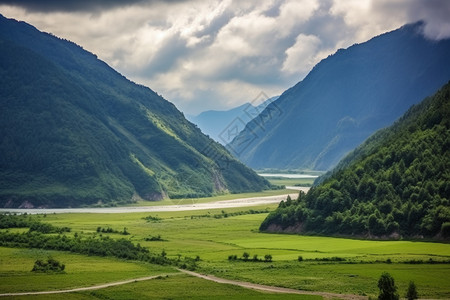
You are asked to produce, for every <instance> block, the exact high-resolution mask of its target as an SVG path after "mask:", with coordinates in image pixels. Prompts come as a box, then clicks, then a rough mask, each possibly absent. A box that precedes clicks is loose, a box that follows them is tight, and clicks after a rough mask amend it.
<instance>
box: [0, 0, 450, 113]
mask: <svg viewBox="0 0 450 300" xmlns="http://www.w3.org/2000/svg"><path fill="white" fill-rule="evenodd" d="M0 13H1V14H3V15H4V16H5V17H8V18H15V19H18V20H23V21H26V22H28V23H31V24H32V25H34V26H36V27H37V28H38V29H39V30H42V31H46V32H51V33H53V34H55V35H57V36H59V37H62V38H66V39H69V40H72V41H74V42H76V43H77V44H79V45H81V46H83V48H84V49H87V50H89V51H91V52H93V53H95V54H97V55H98V57H99V58H101V59H102V60H104V61H106V62H107V63H108V64H109V65H111V66H112V67H113V68H115V69H116V70H118V71H119V72H121V73H122V74H124V75H125V76H127V77H128V78H130V79H132V80H133V81H135V82H138V83H141V84H143V85H146V86H148V87H150V88H152V89H153V90H155V91H156V92H158V93H159V94H162V95H163V96H164V97H165V98H166V99H168V100H169V101H171V102H173V103H175V104H176V105H177V107H178V108H179V109H180V110H182V111H183V112H185V113H188V114H197V113H199V112H201V111H204V110H208V109H227V108H231V107H234V106H237V105H240V104H243V103H245V102H249V101H252V99H254V98H255V97H257V96H258V95H260V93H261V92H264V93H265V94H266V95H268V96H274V95H277V94H280V93H281V92H283V91H284V90H286V89H287V88H289V87H291V86H292V85H294V84H295V83H297V82H298V81H300V80H302V79H303V78H304V76H306V74H307V73H308V72H309V71H310V70H311V68H312V67H313V66H314V65H315V64H316V63H318V62H319V61H320V60H321V59H323V58H325V57H327V56H328V55H329V54H332V53H334V52H335V51H336V50H337V49H339V48H346V47H349V46H350V45H352V44H354V43H360V42H364V41H366V40H368V39H370V38H371V37H373V36H375V35H378V34H381V33H383V32H386V31H390V30H393V29H396V28H398V27H400V26H402V25H404V24H406V23H411V22H415V21H418V20H424V21H425V22H426V26H425V28H424V33H425V35H426V36H427V37H429V38H431V39H441V38H447V37H450V17H449V16H450V1H448V0H372V1H371V0H254V1H232V0H229V1H227V0H225V1H205V0H203V1H183V0H178V1H177V0H172V1H161V0H160V1H155V0H127V1H126V0H64V1H62V0H16V1H14V0H0Z"/></svg>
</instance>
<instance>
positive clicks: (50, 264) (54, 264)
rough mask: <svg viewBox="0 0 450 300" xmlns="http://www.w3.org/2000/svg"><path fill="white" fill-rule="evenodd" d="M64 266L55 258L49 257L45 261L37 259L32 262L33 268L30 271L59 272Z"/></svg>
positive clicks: (62, 270)
mask: <svg viewBox="0 0 450 300" xmlns="http://www.w3.org/2000/svg"><path fill="white" fill-rule="evenodd" d="M65 268H66V266H65V265H64V264H62V263H60V262H59V261H57V260H56V259H54V258H52V257H49V258H48V259H47V261H43V260H41V259H38V260H36V261H35V262H34V266H33V269H32V270H31V272H41V273H54V272H57V273H61V272H64V269H65Z"/></svg>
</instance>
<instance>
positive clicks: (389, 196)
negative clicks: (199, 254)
mask: <svg viewBox="0 0 450 300" xmlns="http://www.w3.org/2000/svg"><path fill="white" fill-rule="evenodd" d="M449 170H450V82H449V83H447V84H446V85H445V86H444V87H443V88H442V89H441V90H439V91H438V92H437V93H436V94H435V95H433V96H432V97H429V98H427V99H425V100H424V101H423V102H421V103H420V104H417V105H414V106H413V107H411V108H410V109H409V110H408V111H407V112H406V113H405V114H404V116H402V117H401V118H400V119H399V120H398V121H397V122H395V123H394V124H393V125H392V126H390V127H388V128H385V129H382V130H379V131H377V132H376V133H375V134H374V135H372V136H371V137H370V138H368V139H367V140H366V141H365V142H364V143H363V144H362V145H361V146H359V147H358V148H356V149H355V150H354V151H353V152H351V153H350V154H349V155H348V156H346V157H345V159H343V160H342V161H341V162H340V163H339V165H338V166H337V167H336V168H335V169H334V170H333V171H332V172H329V173H328V174H326V175H325V176H323V178H322V180H321V183H320V184H319V185H317V186H315V187H313V188H312V189H311V190H310V191H309V192H308V194H306V195H304V194H303V195H301V196H300V197H299V199H297V200H294V201H286V202H282V203H281V204H280V206H279V208H278V209H277V210H276V211H274V212H272V213H270V214H269V216H268V217H267V218H266V219H265V220H264V222H263V223H262V224H261V230H268V231H275V232H282V231H285V232H296V233H314V234H338V235H356V236H365V237H383V236H384V237H391V238H399V237H400V236H408V237H423V236H425V237H435V238H447V239H448V238H450V202H449V201H450V172H449Z"/></svg>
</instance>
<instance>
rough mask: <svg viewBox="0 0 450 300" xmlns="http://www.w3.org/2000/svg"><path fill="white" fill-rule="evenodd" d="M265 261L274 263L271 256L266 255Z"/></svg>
mask: <svg viewBox="0 0 450 300" xmlns="http://www.w3.org/2000/svg"><path fill="white" fill-rule="evenodd" d="M264 261H266V262H271V261H272V255H270V254H266V255H264Z"/></svg>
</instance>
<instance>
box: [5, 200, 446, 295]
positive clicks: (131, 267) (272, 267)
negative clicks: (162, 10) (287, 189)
mask: <svg viewBox="0 0 450 300" xmlns="http://www.w3.org/2000/svg"><path fill="white" fill-rule="evenodd" d="M276 206H277V205H276V204H273V203H272V204H267V205H263V206H261V205H259V206H253V207H251V209H252V210H253V212H255V211H264V210H269V211H272V210H274V209H275V208H276ZM238 213H240V214H238ZM225 214H227V216H226V215H225ZM233 214H234V215H233ZM149 216H151V217H152V218H148V217H149ZM266 216H267V213H252V212H251V211H250V210H248V211H243V209H242V208H229V209H226V210H225V211H223V210H221V209H207V210H196V211H176V212H158V213H151V214H150V213H122V214H96V213H70V214H48V215H37V216H34V217H36V218H38V219H39V221H41V222H44V223H49V224H52V225H54V226H58V227H63V226H68V227H70V228H71V232H69V233H65V235H67V236H68V237H71V236H72V237H73V236H78V238H82V239H88V238H97V239H98V238H100V236H102V235H103V236H109V237H110V238H113V239H120V238H122V237H123V235H121V234H119V233H100V234H99V233H98V232H97V231H96V228H98V227H104V228H106V227H109V228H113V229H118V230H120V229H122V228H126V230H127V231H128V232H129V233H130V235H128V236H126V238H127V239H129V240H130V241H132V242H133V243H134V244H137V243H139V244H140V245H141V246H143V247H147V248H148V249H149V250H150V252H151V253H155V254H159V253H161V252H163V251H164V252H165V253H166V255H167V257H169V258H172V259H174V260H177V259H180V258H181V260H183V259H184V257H191V258H195V257H197V256H198V257H199V260H198V261H197V263H196V267H195V272H197V273H202V274H210V275H214V276H217V277H219V278H227V279H232V280H238V281H245V282H251V283H258V284H264V285H270V286H279V287H286V288H293V289H299V290H302V291H306V292H307V291H320V292H329V293H338V294H354V295H359V296H366V297H368V296H376V294H377V287H376V282H377V280H378V277H379V276H380V274H381V273H382V272H383V271H388V272H390V273H391V274H392V275H393V276H394V278H395V280H396V283H397V285H398V287H399V291H401V292H402V291H404V290H405V289H406V286H407V284H408V282H409V281H410V280H413V281H414V282H415V283H416V285H417V286H418V290H419V292H420V293H421V297H423V298H448V297H450V289H449V286H450V285H449V284H448V278H450V244H446V243H436V242H423V241H403V240H400V241H368V240H358V239H345V238H333V237H320V236H298V235H287V234H270V233H260V232H259V231H258V227H259V224H260V223H261V222H262V220H263V219H264V218H265V217H266ZM10 230H11V231H12V232H17V233H19V232H24V229H20V228H17V229H10ZM2 231H3V230H2ZM154 236H160V238H161V240H155V241H151V240H149V239H148V237H154ZM244 252H246V253H249V255H250V257H249V260H248V261H243V260H240V259H239V258H240V257H242V255H243V253H244ZM233 255H236V256H237V257H238V259H237V260H229V257H230V256H233ZM254 255H257V257H258V258H260V259H262V261H253V258H254ZM265 255H271V261H270V262H267V261H264V256H265ZM48 256H52V257H54V258H55V259H57V260H59V261H61V262H63V263H65V264H66V270H65V273H64V274H34V273H32V272H30V270H31V267H32V264H33V261H34V260H36V259H38V258H41V259H42V258H44V259H45V258H46V257H48ZM299 257H301V258H302V261H299ZM0 259H1V261H2V263H1V264H0V279H1V280H0V293H12V292H24V291H28V292H30V291H47V290H57V289H72V288H77V287H84V286H91V285H98V284H104V283H108V282H115V281H122V280H130V279H133V278H140V277H145V276H152V275H162V278H160V279H152V280H149V281H145V282H144V281H143V282H139V283H130V284H125V285H121V286H116V287H111V288H106V289H101V290H95V291H84V292H76V293H70V294H67V295H65V296H64V297H66V296H67V297H69V299H95V298H97V297H99V295H103V296H106V295H112V294H115V293H119V294H120V295H122V296H123V297H124V299H133V297H134V299H136V297H137V298H139V297H143V295H145V297H146V298H149V299H164V297H168V296H169V295H172V296H173V295H176V294H178V295H183V291H189V292H192V294H190V295H191V297H192V298H193V299H196V298H198V299H201V298H202V297H204V296H201V294H202V293H207V292H208V291H209V293H212V291H214V295H218V296H220V295H225V294H226V293H230V297H231V298H232V295H235V297H236V298H238V297H239V295H241V296H243V295H247V294H248V295H249V296H252V295H253V297H261V298H262V299H271V297H272V296H273V295H272V294H266V293H262V294H261V292H257V291H251V290H245V289H243V288H238V287H231V286H229V285H223V284H219V283H212V282H208V281H205V280H204V279H199V278H192V277H190V276H188V275H176V276H174V274H173V273H178V271H177V270H176V269H175V268H174V267H171V266H168V265H166V266H160V265H154V264H149V263H145V262H138V261H135V262H134V261H127V260H123V259H117V258H113V257H97V256H85V255H79V254H71V253H68V252H61V251H54V250H44V249H21V248H9V247H8V248H5V247H0ZM165 274H169V276H168V277H165ZM23 282H27V284H26V285H23V284H21V283H23ZM155 284H156V285H157V287H156V286H155ZM192 285H195V286H196V287H195V291H193V289H194V288H193V287H192ZM153 289H156V290H158V291H163V292H158V293H155V292H154V290H153ZM230 289H231V291H230ZM141 293H143V294H141ZM221 293H225V294H221ZM125 295H126V296H125ZM49 296H50V295H49ZM54 296H55V297H56V295H54ZM297 296H298V297H304V296H303V295H296V296H295V297H297ZM21 297H22V298H24V299H25V298H26V299H28V297H33V299H34V296H28V297H27V296H21ZM179 297H180V299H181V298H182V297H181V296H179ZM276 297H277V299H278V297H281V299H283V298H284V297H286V299H297V298H292V297H294V295H290V294H285V295H276ZM316 297H317V296H316ZM225 298H227V297H225ZM261 298H260V299H261ZM227 299H228V298H227ZM250 299H251V298H250ZM298 299H309V298H298Z"/></svg>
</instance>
